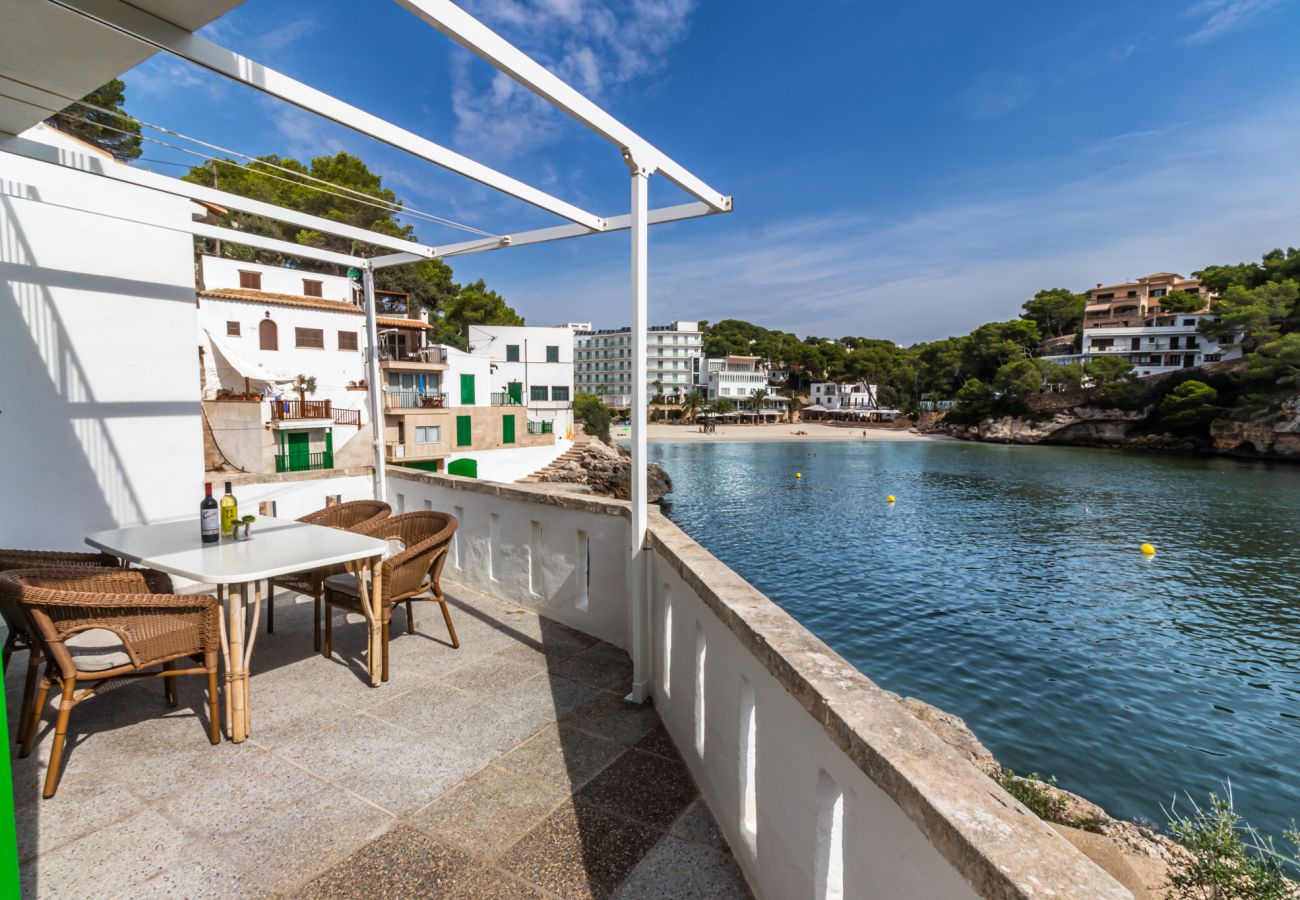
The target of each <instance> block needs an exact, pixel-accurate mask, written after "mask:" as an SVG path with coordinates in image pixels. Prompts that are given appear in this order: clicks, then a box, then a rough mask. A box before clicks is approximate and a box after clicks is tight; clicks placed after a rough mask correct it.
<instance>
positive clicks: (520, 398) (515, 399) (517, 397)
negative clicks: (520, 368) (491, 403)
mask: <svg viewBox="0 0 1300 900" xmlns="http://www.w3.org/2000/svg"><path fill="white" fill-rule="evenodd" d="M506 395H507V396H508V397H509V398H510V405H511V406H523V405H524V385H523V382H520V381H512V382H510V383H509V384H507V385H506Z"/></svg>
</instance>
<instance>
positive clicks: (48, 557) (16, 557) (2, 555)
mask: <svg viewBox="0 0 1300 900" xmlns="http://www.w3.org/2000/svg"><path fill="white" fill-rule="evenodd" d="M121 564H122V563H121V561H120V560H119V559H118V558H117V557H116V556H110V555H109V554H107V553H79V552H75V551H66V550H4V549H0V572H8V571H10V570H12V569H36V568H45V567H46V566H76V567H81V568H86V567H87V566H89V567H95V568H100V567H115V566H120V565H121ZM0 617H3V618H4V620H5V627H6V628H8V629H9V632H10V634H12V633H14V632H15V631H25V632H28V633H29V634H30V633H31V622H30V621H28V618H27V614H26V613H25V612H24V611H23V609H22V607H21V606H20V605H19V604H16V603H12V602H10V601H9V600H7V599H5V597H4V595H2V594H0Z"/></svg>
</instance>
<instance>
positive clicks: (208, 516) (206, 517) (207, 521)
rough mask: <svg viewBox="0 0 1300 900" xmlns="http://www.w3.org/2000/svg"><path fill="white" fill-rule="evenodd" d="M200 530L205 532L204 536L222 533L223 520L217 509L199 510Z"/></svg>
mask: <svg viewBox="0 0 1300 900" xmlns="http://www.w3.org/2000/svg"><path fill="white" fill-rule="evenodd" d="M199 530H200V531H202V532H203V534H204V536H207V535H213V534H219V533H220V530H221V521H220V519H219V518H218V516H217V511H216V510H215V509H204V510H200V511H199Z"/></svg>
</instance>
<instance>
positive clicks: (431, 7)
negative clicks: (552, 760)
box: [0, 0, 732, 702]
mask: <svg viewBox="0 0 1300 900" xmlns="http://www.w3.org/2000/svg"><path fill="white" fill-rule="evenodd" d="M46 2H49V3H52V4H54V5H57V6H60V7H62V8H64V9H67V10H69V11H71V12H74V13H77V14H79V15H81V16H84V17H85V18H87V19H89V20H92V21H94V22H96V23H98V24H99V25H100V26H102V27H104V28H107V29H112V30H113V31H115V32H117V33H119V34H122V35H125V36H127V37H129V38H132V39H134V40H137V41H139V42H141V43H143V44H145V45H147V46H149V47H152V48H154V49H156V50H164V51H166V52H168V53H171V54H172V55H174V56H177V57H180V58H182V59H185V60H188V61H189V62H191V63H194V64H196V65H199V66H202V67H203V68H206V69H208V70H209V71H212V72H215V73H217V74H219V75H221V76H223V77H226V78H229V79H231V80H233V81H238V82H240V83H242V84H245V85H247V86H250V87H253V88H256V89H258V90H260V91H263V92H264V93H267V94H269V95H271V96H274V97H277V98H279V99H281V100H284V101H286V102H288V103H291V104H293V105H295V106H298V107H300V108H302V109H305V110H307V111H309V112H313V113H315V114H317V115H320V116H322V117H324V118H326V119H329V120H331V121H334V122H336V123H338V124H340V125H343V126H345V127H348V128H350V129H352V130H353V131H356V132H358V133H360V134H364V135H367V136H369V137H372V138H374V139H376V140H379V141H382V142H384V143H386V144H388V145H390V146H392V147H395V148H397V149H399V150H403V151H406V152H407V153H410V154H411V155H413V156H416V157H418V158H420V159H424V160H426V161H428V162H432V163H434V164H435V165H438V166H441V167H443V168H445V169H448V170H450V171H452V172H456V173H457V174H460V175H462V176H464V177H466V178H469V179H471V180H473V181H477V182H479V183H480V184H484V185H487V186H489V187H492V188H495V189H496V190H499V191H501V192H503V193H505V194H508V195H510V196H512V197H515V198H517V199H519V200H523V201H524V202H526V203H529V204H532V205H533V206H536V207H538V208H540V209H544V210H546V211H548V212H551V213H553V214H555V215H558V216H560V217H562V218H564V219H567V220H568V222H569V224H564V225H559V226H553V227H549V228H541V229H534V230H530V231H523V232H519V233H516V234H510V235H505V236H503V237H500V238H481V239H475V240H470V241H465V242H461V243H457V244H451V245H448V246H443V247H437V246H429V245H425V244H421V243H419V242H416V241H407V240H404V239H401V238H393V237H388V236H386V235H381V234H378V233H374V232H369V231H365V230H364V229H359V228H355V227H351V226H347V225H343V224H341V223H338V222H332V221H329V220H325V219H320V218H318V217H315V216H309V215H305V214H303V213H298V212H295V211H293V210H288V209H284V208H281V207H277V206H274V205H271V204H267V203H262V202H259V201H256V200H249V199H247V198H244V197H240V196H238V195H235V194H230V193H227V192H225V191H219V190H216V189H213V188H206V187H203V186H201V185H195V184H190V183H189V182H184V181H181V180H179V179H173V178H168V177H166V176H162V175H157V174H155V173H152V172H147V171H141V170H139V169H132V168H129V167H127V166H121V165H117V164H115V163H112V162H110V161H108V160H98V159H93V158H91V157H89V156H88V155H84V154H70V153H67V152H65V151H61V150H58V149H56V148H53V147H50V146H48V145H45V144H41V143H39V142H36V141H31V140H27V139H24V138H9V139H6V140H0V149H3V150H7V151H9V152H12V153H15V154H18V155H22V156H27V157H30V158H33V159H37V160H41V161H44V162H47V163H52V164H56V165H62V166H66V167H70V168H76V169H79V170H82V171H87V172H90V173H92V174H96V175H100V176H103V177H107V178H112V179H115V180H118V181H124V182H128V183H133V184H136V185H139V186H141V187H148V188H151V189H154V190H159V191H163V192H165V193H170V194H174V195H179V196H183V197H187V198H189V199H191V200H198V201H205V202H208V203H214V204H218V205H220V206H224V207H227V208H230V209H236V210H240V211H243V212H248V213H253V214H255V215H259V216H265V217H267V218H271V219H275V220H277V221H281V222H284V223H287V224H293V225H297V226H299V227H302V228H309V229H313V230H316V231H320V232H323V233H326V234H332V235H336V236H338V237H344V238H349V239H352V240H356V241H360V242H364V243H366V244H369V245H371V246H377V247H383V248H385V249H387V250H390V251H393V252H392V253H390V254H388V255H386V256H380V257H375V258H372V259H365V258H361V257H352V256H348V255H346V254H339V253H335V252H333V251H328V250H321V249H318V248H312V247H305V246H302V245H299V244H291V243H288V242H285V241H278V240H275V239H272V238H265V237H260V236H256V235H249V234H244V233H243V232H240V231H237V230H234V229H229V228H221V227H217V226H213V225H208V224H204V223H200V222H194V223H191V224H190V230H191V231H192V233H194V234H195V235H199V236H203V237H210V238H219V239H221V240H223V241H230V242H233V243H238V244H244V245H247V246H252V247H258V248H262V249H270V250H275V251H277V252H281V253H284V254H286V255H293V256H298V257H302V258H307V259H314V260H318V261H322V262H330V263H334V264H337V265H348V266H352V267H355V268H358V269H360V270H361V272H362V281H363V288H364V293H365V316H366V337H367V342H368V344H369V353H368V356H367V376H366V383H367V394H368V397H367V399H368V401H369V404H370V412H371V429H372V431H373V441H374V460H375V462H374V466H375V478H374V488H375V495H376V497H377V498H379V499H383V498H384V497H385V496H386V484H385V477H384V453H383V440H382V435H381V433H380V427H381V423H382V422H383V399H382V394H381V389H380V384H379V379H380V372H379V352H378V341H377V327H376V323H375V315H376V310H375V295H374V273H375V270H376V269H379V268H384V267H387V266H393V265H402V264H405V263H410V262H416V261H419V260H421V259H437V258H442V257H449V256H459V255H465V254H470V253H482V252H486V251H489V250H499V249H505V248H507V247H518V246H526V245H529V244H538V243H546V242H550V241H558V240H566V239H569V238H575V237H582V236H585V235H589V234H600V233H602V232H607V231H624V230H626V231H629V232H630V237H631V321H632V359H633V367H632V409H631V419H632V458H631V465H632V473H631V474H632V479H631V481H632V491H631V494H632V499H631V527H630V529H629V531H630V541H629V547H628V553H629V555H630V563H631V564H630V565H629V566H628V571H629V573H630V574H629V583H628V585H627V589H628V596H629V599H630V602H631V606H632V609H631V615H630V620H631V622H632V633H631V635H630V636H629V638H630V646H629V648H628V649H629V652H630V655H631V657H632V663H633V677H632V680H633V685H632V693H631V694H630V695H629V697H628V699H630V700H633V701H635V702H643V701H644V700H646V699H647V698H648V696H649V682H650V677H651V676H650V672H649V667H650V649H649V621H648V617H649V608H648V607H649V604H648V594H649V584H648V572H647V567H646V565H645V555H644V552H643V551H644V546H645V539H646V529H647V522H648V506H647V478H646V466H647V463H646V449H647V447H646V413H647V393H646V391H647V388H648V387H649V384H648V381H647V374H646V326H647V324H648V284H649V282H648V228H649V226H650V225H653V224H659V223H662V222H673V221H680V220H684V219H691V218H699V217H701V216H708V215H714V214H717V213H726V212H730V211H731V209H732V200H731V197H729V196H726V195H723V194H721V193H719V192H717V191H716V190H714V189H713V188H711V187H710V186H709V185H708V184H706V183H705V182H704V181H703V180H701V179H700V178H698V177H697V176H695V175H694V174H693V173H691V172H690V171H689V170H687V169H686V168H684V167H683V166H681V165H680V164H679V163H677V162H675V161H674V160H672V159H671V158H670V157H669V156H668V155H667V154H665V153H663V152H662V151H661V150H659V149H658V148H657V147H655V146H654V145H653V144H651V143H650V142H649V141H647V140H645V139H644V138H642V137H641V136H640V135H638V134H637V133H636V132H635V131H633V130H632V129H631V128H630V127H628V126H627V125H624V124H623V123H622V122H620V121H618V120H617V119H615V118H614V117H613V116H611V115H610V114H609V113H607V112H606V111H605V110H603V109H601V108H600V107H599V106H597V105H596V104H595V103H593V102H592V101H591V100H589V99H588V98H586V97H584V96H583V95H582V94H581V93H579V92H578V91H577V90H575V89H574V88H573V87H572V86H571V85H569V84H567V83H566V82H564V81H563V80H562V79H560V78H558V77H557V76H556V75H554V74H553V73H552V72H550V71H548V70H547V69H546V68H545V67H543V66H542V65H541V64H539V63H538V62H536V61H535V60H533V59H532V58H531V57H529V56H528V55H527V54H525V53H524V52H523V51H521V50H519V49H518V48H517V47H515V46H513V45H512V44H510V43H509V42H508V41H506V40H505V39H504V38H502V37H501V36H500V35H498V34H496V33H495V32H493V31H492V30H491V29H489V28H488V27H487V26H486V25H484V24H483V23H482V22H479V21H478V20H477V19H475V18H474V17H472V16H470V15H469V14H468V13H466V12H465V11H464V10H462V9H460V8H459V7H457V6H456V5H455V4H454V3H452V2H451V0H396V2H397V3H398V4H399V5H401V6H402V7H403V8H405V9H406V10H408V11H409V12H411V13H412V14H413V15H415V16H416V17H417V18H419V19H421V20H423V21H424V22H426V23H427V24H429V25H431V26H433V27H434V28H435V29H437V30H438V31H440V32H441V33H443V34H444V35H446V36H447V37H449V38H451V39H452V40H453V41H455V42H456V43H458V44H460V45H461V46H462V47H464V48H466V49H467V50H469V51H470V52H472V53H474V54H475V55H477V56H479V57H480V58H482V59H483V60H485V61H486V62H488V63H490V64H491V65H492V66H494V67H495V68H496V69H498V70H499V71H501V72H503V73H505V74H506V75H508V76H509V77H511V78H513V79H514V80H515V81H517V82H518V83H519V84H521V85H523V86H524V87H526V88H528V89H529V90H531V91H532V92H534V93H535V94H537V95H538V96H540V97H542V98H543V99H544V100H546V101H547V102H548V103H550V104H551V105H552V106H554V107H556V108H558V109H560V110H563V111H564V112H566V113H568V114H569V115H570V116H572V117H573V118H574V119H576V120H577V121H578V122H580V123H582V124H583V125H585V126H586V127H587V128H589V129H591V130H592V131H593V132H595V133H596V134H599V135H600V136H601V137H603V138H605V139H606V140H608V141H610V142H611V143H612V144H614V145H615V146H616V147H617V148H618V149H619V152H620V154H621V156H622V158H623V161H624V162H625V163H626V165H627V166H628V170H629V175H630V201H631V202H630V209H629V211H628V212H627V213H626V214H623V215H616V216H599V215H596V214H593V213H591V212H588V211H587V210H583V209H580V208H578V207H576V206H574V205H572V204H570V203H567V202H566V201H564V200H561V199H559V198H557V197H554V196H552V195H550V194H548V193H547V192H545V191H542V190H540V189H538V188H536V187H533V186H531V185H528V184H525V183H524V182H521V181H519V180H517V179H515V178H513V177H511V176H509V175H506V174H504V173H502V172H498V171H496V170H494V169H492V168H490V167H488V166H485V165H483V164H481V163H478V162H475V161H474V160H472V159H469V158H467V157H465V156H462V155H461V154H459V153H456V152H455V151H453V150H450V149H448V148H446V147H443V146H441V145H439V144H436V143H434V142H433V141H430V140H428V139H426V138H423V137H421V136H419V135H416V134H414V133H413V132H410V131H408V130H406V129H403V128H400V127H398V126H396V125H394V124H392V123H390V122H387V121H385V120H383V119H380V118H379V117H377V116H374V115H372V114H371V113H368V112H366V111H365V110H362V109H360V108H358V107H356V106H353V105H351V104H349V103H346V102H345V101H342V100H339V99H337V98H335V97H332V96H330V95H328V94H326V93H324V92H322V91H319V90H316V89H315V88H313V87H310V86H309V85H306V84H303V83H302V82H300V81H297V80H295V79H293V78H290V77H289V76H287V75H284V74H282V73H280V72H277V71H275V70H274V69H271V68H269V67H267V66H263V65H261V64H260V63H257V62H255V61H253V60H251V59H248V58H247V57H245V56H241V55H240V54H238V53H235V52H233V51H231V50H227V49H225V48H223V47H221V46H219V45H217V44H215V43H212V42H211V41H208V40H205V39H204V38H200V37H198V36H196V35H194V34H191V33H190V32H188V31H186V30H185V29H183V28H179V27H177V26H175V25H173V24H172V23H170V22H167V21H165V20H163V19H160V18H158V17H157V16H154V15H151V14H150V13H148V12H145V11H143V10H140V9H138V8H136V7H134V6H130V5H129V4H127V3H125V2H122V0H46ZM655 174H659V175H662V176H663V177H664V178H666V179H667V180H669V181H670V182H672V183H673V184H675V185H677V186H678V187H680V188H681V189H682V190H684V191H686V192H687V193H688V194H690V195H692V196H693V197H694V198H695V201H694V202H690V203H685V204H682V205H678V206H671V207H665V208H662V209H655V210H652V209H650V208H649V204H648V196H649V180H650V178H651V176H653V175H655ZM155 224H163V223H155ZM167 227H175V223H167Z"/></svg>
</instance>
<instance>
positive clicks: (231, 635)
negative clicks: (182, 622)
mask: <svg viewBox="0 0 1300 900" xmlns="http://www.w3.org/2000/svg"><path fill="white" fill-rule="evenodd" d="M246 589H247V587H246V586H245V585H242V584H232V585H230V586H228V587H227V588H226V615H227V617H228V619H229V622H230V624H229V625H228V626H227V628H226V639H227V641H228V642H229V645H230V646H229V652H228V653H227V654H226V708H227V710H228V713H227V715H228V721H229V724H230V739H231V740H232V741H234V742H235V743H236V744H238V743H241V742H242V741H243V740H244V738H246V737H247V736H248V720H247V718H246V716H245V709H246V700H247V695H246V694H245V692H244V681H245V680H246V679H247V678H248V671H247V670H246V669H245V668H244V591H245V590H246Z"/></svg>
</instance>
